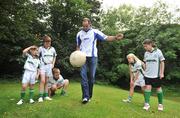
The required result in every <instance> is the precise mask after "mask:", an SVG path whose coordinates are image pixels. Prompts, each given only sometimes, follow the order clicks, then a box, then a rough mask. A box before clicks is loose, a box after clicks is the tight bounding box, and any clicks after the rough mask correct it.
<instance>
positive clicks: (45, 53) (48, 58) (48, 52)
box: [39, 46, 57, 65]
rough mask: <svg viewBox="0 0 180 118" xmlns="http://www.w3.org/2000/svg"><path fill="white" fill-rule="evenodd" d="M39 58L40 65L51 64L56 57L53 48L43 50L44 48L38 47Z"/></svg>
mask: <svg viewBox="0 0 180 118" xmlns="http://www.w3.org/2000/svg"><path fill="white" fill-rule="evenodd" d="M39 56H40V61H41V64H45V65H46V64H52V62H53V58H54V57H56V56H57V54H56V50H55V49H54V47H49V48H47V49H46V48H44V46H41V47H39Z"/></svg>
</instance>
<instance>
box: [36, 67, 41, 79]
mask: <svg viewBox="0 0 180 118" xmlns="http://www.w3.org/2000/svg"><path fill="white" fill-rule="evenodd" d="M39 75H40V70H39V69H38V70H37V74H36V80H38V79H39Z"/></svg>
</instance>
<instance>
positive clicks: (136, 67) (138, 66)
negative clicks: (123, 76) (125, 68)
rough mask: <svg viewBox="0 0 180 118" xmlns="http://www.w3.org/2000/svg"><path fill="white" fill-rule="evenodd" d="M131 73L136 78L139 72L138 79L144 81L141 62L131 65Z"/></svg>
mask: <svg viewBox="0 0 180 118" xmlns="http://www.w3.org/2000/svg"><path fill="white" fill-rule="evenodd" d="M131 71H132V73H133V76H134V77H135V76H136V73H137V72H138V71H139V77H138V79H143V77H144V76H143V75H144V70H143V68H142V63H141V62H140V61H137V62H135V63H134V64H131Z"/></svg>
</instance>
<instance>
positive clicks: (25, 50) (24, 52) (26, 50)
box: [23, 46, 34, 55]
mask: <svg viewBox="0 0 180 118" xmlns="http://www.w3.org/2000/svg"><path fill="white" fill-rule="evenodd" d="M31 48H34V46H29V47H27V48H25V49H24V50H23V55H26V54H27V53H28V51H29V50H30V49H31Z"/></svg>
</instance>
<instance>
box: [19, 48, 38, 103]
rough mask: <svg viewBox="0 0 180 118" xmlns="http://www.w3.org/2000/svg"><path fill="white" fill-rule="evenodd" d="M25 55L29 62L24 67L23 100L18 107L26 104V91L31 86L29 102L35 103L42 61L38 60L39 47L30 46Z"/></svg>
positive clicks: (24, 51)
mask: <svg viewBox="0 0 180 118" xmlns="http://www.w3.org/2000/svg"><path fill="white" fill-rule="evenodd" d="M23 55H25V56H27V60H26V62H25V65H24V69H25V70H24V74H23V78H22V89H21V99H20V101H19V102H18V103H17V105H21V104H23V102H24V97H25V91H26V88H27V87H28V86H29V98H30V100H29V102H30V103H34V100H33V94H34V84H35V79H36V75H37V68H38V67H39V64H40V61H39V58H38V47H37V46H30V47H28V48H26V49H24V50H23Z"/></svg>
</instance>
